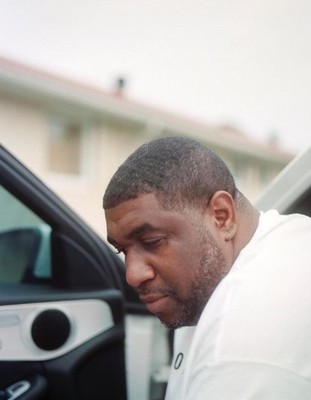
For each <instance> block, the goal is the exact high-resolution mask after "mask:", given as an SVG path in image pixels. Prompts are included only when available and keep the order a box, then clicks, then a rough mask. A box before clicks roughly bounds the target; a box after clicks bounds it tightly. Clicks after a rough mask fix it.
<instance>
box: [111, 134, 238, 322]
mask: <svg viewBox="0 0 311 400" xmlns="http://www.w3.org/2000/svg"><path fill="white" fill-rule="evenodd" d="M235 197H237V198H240V193H239V192H238V191H237V190H236V188H235V184H234V180H233V178H232V175H231V173H230V172H229V170H228V168H227V167H226V165H225V164H224V162H223V161H222V160H221V159H219V158H218V157H217V156H216V155H215V154H214V153H212V152H211V151H210V150H208V149H207V148H206V147H205V146H203V145H202V144H200V143H198V142H196V141H194V140H192V139H189V138H181V137H172V138H163V139H158V140H155V141H152V142H150V143H147V144H145V145H143V146H141V147H140V148H138V149H137V150H136V151H135V152H134V153H133V154H132V155H131V156H130V157H129V158H128V159H127V160H126V161H125V162H124V163H123V164H122V165H121V166H120V168H119V169H118V170H117V172H116V173H115V175H114V176H113V178H112V179H111V181H110V183H109V185H108V188H107V191H106V193H105V196H104V208H105V213H106V222H107V232H108V241H109V242H110V243H111V244H112V245H113V246H114V247H115V248H116V249H117V251H120V252H123V253H124V255H125V262H126V279H127V281H128V283H129V284H130V285H131V286H132V287H134V288H135V289H136V291H137V292H138V294H139V296H140V299H141V300H142V301H143V302H144V303H146V305H147V308H148V309H149V310H150V311H151V312H152V313H154V314H156V315H157V316H158V317H159V319H160V320H161V321H162V322H163V323H164V324H165V325H167V326H168V327H171V328H178V327H181V326H189V325H195V324H196V323H197V321H198V319H199V318H200V315H201V313H202V311H203V309H204V307H205V305H206V303H207V301H208V299H209V298H210V296H211V294H212V293H213V291H214V290H215V288H216V286H217V285H218V284H219V282H220V281H221V280H222V278H223V277H224V276H225V275H226V274H227V273H228V271H229V269H230V267H231V265H232V264H233V262H234V259H235V257H236V252H237V250H236V246H235V240H236V237H238V236H239V235H238V234H237V232H238V222H237V220H238V218H237V213H236V207H235V200H234V199H235ZM239 241H240V240H238V242H239ZM239 246H240V245H239Z"/></svg>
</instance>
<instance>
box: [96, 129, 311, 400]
mask: <svg viewBox="0 0 311 400" xmlns="http://www.w3.org/2000/svg"><path fill="white" fill-rule="evenodd" d="M104 209H105V213H106V221H107V232H108V241H109V242H110V243H111V244H112V245H113V246H114V247H115V248H116V250H117V251H118V252H123V253H124V255H125V261H126V279H127V281H128V283H129V284H130V285H131V286H132V287H134V288H135V290H136V291H137V292H138V294H139V297H140V299H141V300H142V301H143V302H144V303H145V304H146V306H147V308H148V309H149V310H150V311H151V312H152V313H154V314H156V315H157V316H158V318H159V319H160V320H161V322H162V323H163V324H165V325H166V326H167V327H169V328H174V329H177V328H180V329H177V331H176V341H175V354H174V359H173V365H172V371H171V376H170V380H169V385H168V390H167V394H166V398H167V399H176V400H203V399H207V400H235V399H236V400H251V399H254V400H255V399H265V400H266V399H269V400H298V399H299V400H302V399H311V340H310V338H309V336H310V333H311V250H310V248H311V246H310V245H311V222H310V218H308V217H305V216H302V215H291V216H281V215H279V214H278V213H277V212H276V211H274V210H272V211H269V212H267V213H260V212H259V211H258V210H256V209H255V208H254V207H253V206H252V205H251V204H250V202H249V201H248V200H247V199H246V198H245V196H244V195H243V194H242V193H240V192H239V191H238V189H237V188H236V187H235V183H234V179H233V177H232V175H231V173H230V172H229V170H228V168H227V166H226V165H225V164H224V162H223V161H222V160H221V159H219V157H217V156H216V155H215V154H213V153H212V152H211V151H210V150H208V149H207V148H206V147H205V146H203V145H202V144H200V143H198V142H196V141H194V140H192V139H189V138H183V137H171V138H162V139H158V140H154V141H152V142H150V143H147V144H145V145H143V146H141V147H140V148H138V149H137V150H136V151H135V152H134V153H133V154H132V155H131V156H130V157H129V158H128V159H127V160H126V161H125V162H124V163H123V164H122V165H121V166H120V168H119V169H118V170H117V172H116V173H115V175H114V176H113V178H112V179H111V181H110V183H109V185H108V188H107V190H106V193H105V196H104Z"/></svg>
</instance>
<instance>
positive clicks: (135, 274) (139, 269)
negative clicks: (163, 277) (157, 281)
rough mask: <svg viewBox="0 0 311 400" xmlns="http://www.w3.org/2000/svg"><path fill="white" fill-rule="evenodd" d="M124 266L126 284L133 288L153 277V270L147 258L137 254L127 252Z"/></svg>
mask: <svg viewBox="0 0 311 400" xmlns="http://www.w3.org/2000/svg"><path fill="white" fill-rule="evenodd" d="M125 264H126V280H127V283H128V284H129V285H130V286H132V287H134V288H138V287H139V286H140V285H141V284H143V283H144V282H146V281H148V280H151V279H153V278H154V277H155V271H154V268H153V267H152V266H151V265H150V263H149V261H148V257H147V256H144V255H142V254H140V253H139V252H135V251H130V250H129V251H128V252H127V254H126V258H125Z"/></svg>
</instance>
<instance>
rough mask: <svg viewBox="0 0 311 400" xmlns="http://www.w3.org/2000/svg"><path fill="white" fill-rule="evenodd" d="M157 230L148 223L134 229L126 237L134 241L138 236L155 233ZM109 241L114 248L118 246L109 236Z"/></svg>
mask: <svg viewBox="0 0 311 400" xmlns="http://www.w3.org/2000/svg"><path fill="white" fill-rule="evenodd" d="M155 229H156V228H155V227H154V226H152V225H151V224H149V223H148V222H146V223H144V224H142V225H139V226H137V227H136V228H134V229H132V230H131V231H130V232H129V233H128V235H127V236H126V238H127V239H132V238H133V237H134V236H138V235H140V234H142V233H145V232H150V231H154V230H155ZM107 241H108V242H109V243H110V244H112V245H113V246H117V245H118V243H117V242H116V241H115V240H114V239H113V238H112V237H110V236H107Z"/></svg>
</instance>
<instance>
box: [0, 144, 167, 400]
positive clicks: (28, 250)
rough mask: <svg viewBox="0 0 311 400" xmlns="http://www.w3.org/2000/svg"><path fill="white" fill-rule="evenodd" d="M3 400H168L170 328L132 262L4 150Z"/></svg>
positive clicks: (0, 243)
mask: <svg viewBox="0 0 311 400" xmlns="http://www.w3.org/2000/svg"><path fill="white" fill-rule="evenodd" d="M0 181H1V187H0V206H1V217H0V398H1V399H2V398H9V399H15V398H20V399H28V400H34V399H40V400H47V399H49V400H65V399H66V400H79V399H81V400H89V399H91V398H93V399H106V400H109V399H111V400H147V399H150V400H161V399H162V398H163V393H164V390H165V384H166V378H164V379H163V378H162V375H163V373H162V372H161V371H162V370H163V371H166V369H167V366H168V364H169V362H170V341H169V336H168V335H169V332H168V330H167V329H166V328H164V326H163V325H161V324H160V322H159V321H158V320H157V318H156V317H154V316H153V315H151V314H150V313H149V312H148V311H147V309H146V308H145V306H144V305H143V304H142V303H141V302H140V301H139V299H138V296H137V294H136V293H135V292H134V290H133V289H131V288H130V287H129V285H128V284H127V283H126V281H125V273H124V263H123V261H122V259H121V258H120V257H119V256H117V255H116V254H115V253H114V252H113V251H112V249H111V248H110V247H109V245H108V244H107V243H105V241H103V240H102V239H101V238H100V237H99V236H98V235H97V234H96V233H95V232H94V231H93V230H92V229H91V228H90V227H89V226H88V225H87V224H86V223H85V222H84V221H83V220H82V219H81V218H80V217H79V216H77V215H76V214H75V213H74V212H73V211H72V210H71V209H70V208H69V207H68V206H67V205H66V204H65V203H64V202H63V201H61V200H60V199H59V198H58V197H57V196H56V195H55V194H54V193H53V191H51V190H50V189H49V188H48V187H47V186H46V185H45V184H44V183H43V182H42V181H41V180H39V179H38V178H37V177H36V176H34V175H33V174H32V172H31V171H30V170H29V169H27V168H26V167H25V166H23V165H22V164H21V163H20V162H19V161H18V160H17V159H16V158H15V157H14V156H13V155H12V154H10V153H9V152H8V151H7V150H6V149H5V148H4V147H3V146H0Z"/></svg>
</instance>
